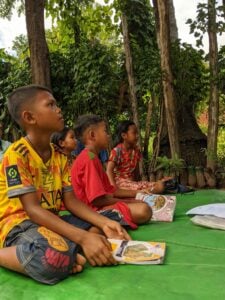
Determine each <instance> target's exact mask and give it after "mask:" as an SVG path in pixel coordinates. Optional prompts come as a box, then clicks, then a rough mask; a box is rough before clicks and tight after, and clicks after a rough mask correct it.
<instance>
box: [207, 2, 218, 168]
mask: <svg viewBox="0 0 225 300" xmlns="http://www.w3.org/2000/svg"><path fill="white" fill-rule="evenodd" d="M208 22H209V23H208V36H209V67H210V96H209V110H208V115H209V122H208V143H207V144H208V146H207V167H208V168H211V169H212V170H213V171H214V170H215V168H216V158H217V136H218V118H219V93H218V86H217V79H218V49H217V36H216V8H215V0H208Z"/></svg>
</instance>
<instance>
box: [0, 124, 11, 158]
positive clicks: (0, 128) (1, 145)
mask: <svg viewBox="0 0 225 300" xmlns="http://www.w3.org/2000/svg"><path fill="white" fill-rule="evenodd" d="M3 132H4V125H3V123H2V122H0V162H1V161H2V157H3V155H4V153H5V151H6V150H7V149H8V147H9V146H10V145H11V142H9V141H5V140H3V139H2V135H3Z"/></svg>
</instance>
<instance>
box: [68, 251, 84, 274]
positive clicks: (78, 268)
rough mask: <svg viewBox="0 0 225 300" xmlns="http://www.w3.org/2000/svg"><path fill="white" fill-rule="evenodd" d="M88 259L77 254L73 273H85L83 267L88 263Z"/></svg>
mask: <svg viewBox="0 0 225 300" xmlns="http://www.w3.org/2000/svg"><path fill="white" fill-rule="evenodd" d="M86 261H87V260H86V258H85V257H84V256H82V255H81V254H79V253H77V256H76V262H75V263H74V266H73V268H72V271H71V273H73V274H74V273H79V272H82V271H83V267H84V265H85V263H86Z"/></svg>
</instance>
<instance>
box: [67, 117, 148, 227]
mask: <svg viewBox="0 0 225 300" xmlns="http://www.w3.org/2000/svg"><path fill="white" fill-rule="evenodd" d="M75 135H76V137H77V138H78V139H79V140H81V141H82V142H83V144H84V145H85V149H84V150H83V151H82V152H81V153H80V154H79V155H78V157H77V159H76V160H75V161H74V163H73V165H72V169H71V178H72V185H73V188H74V191H75V193H76V195H77V198H78V199H80V200H82V201H83V202H84V203H86V204H87V205H88V206H89V207H91V208H92V209H93V210H96V211H104V210H117V211H119V212H120V213H121V214H122V216H123V221H125V223H124V224H126V225H130V227H131V228H137V224H143V223H146V222H148V221H149V220H150V219H151V216H152V211H151V208H150V207H149V206H148V205H147V204H146V203H143V202H141V201H137V200H135V199H134V198H135V196H136V194H137V193H138V192H140V191H132V190H124V189H119V188H116V187H114V186H112V185H111V184H110V182H109V179H108V177H107V175H106V173H105V171H104V169H103V166H102V164H101V162H100V160H99V158H98V154H99V152H100V151H101V150H103V149H106V148H107V147H108V143H109V135H108V133H107V128H106V123H105V121H104V120H103V119H102V118H101V117H99V116H96V115H91V114H90V115H83V116H80V117H79V118H78V121H77V124H76V126H75ZM121 198H122V199H121ZM129 198H131V199H129Z"/></svg>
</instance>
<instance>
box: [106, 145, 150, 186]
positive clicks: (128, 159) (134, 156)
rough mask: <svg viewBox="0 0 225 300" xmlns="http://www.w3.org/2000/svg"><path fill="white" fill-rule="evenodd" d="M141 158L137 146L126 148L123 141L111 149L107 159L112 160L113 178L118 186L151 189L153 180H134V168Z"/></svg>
mask: <svg viewBox="0 0 225 300" xmlns="http://www.w3.org/2000/svg"><path fill="white" fill-rule="evenodd" d="M141 158H142V154H141V151H140V149H139V148H138V147H136V148H133V149H126V148H125V146H124V145H123V143H121V144H118V145H117V146H116V147H115V148H113V149H112V150H111V153H110V156H109V161H112V162H114V164H115V168H114V170H113V172H114V178H115V181H116V185H117V186H118V187H119V188H123V189H130V190H142V189H152V188H153V187H154V185H155V183H154V182H149V181H135V169H136V167H137V165H138V163H139V161H140V159H141Z"/></svg>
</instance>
